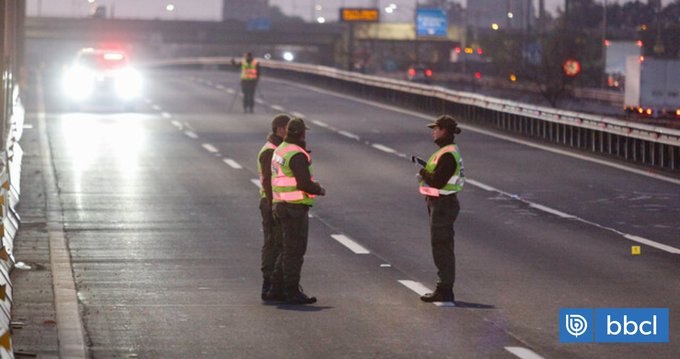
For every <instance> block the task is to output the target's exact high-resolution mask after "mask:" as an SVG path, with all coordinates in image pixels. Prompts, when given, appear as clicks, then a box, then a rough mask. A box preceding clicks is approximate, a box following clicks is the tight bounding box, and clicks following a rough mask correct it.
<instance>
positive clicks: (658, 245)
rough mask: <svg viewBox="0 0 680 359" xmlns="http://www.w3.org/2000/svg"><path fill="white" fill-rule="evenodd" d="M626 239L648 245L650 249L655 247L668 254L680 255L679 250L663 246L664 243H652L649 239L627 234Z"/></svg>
mask: <svg viewBox="0 0 680 359" xmlns="http://www.w3.org/2000/svg"><path fill="white" fill-rule="evenodd" d="M624 237H625V238H627V239H630V240H631V241H634V242H638V243H642V244H646V245H648V246H650V247H654V248H656V249H660V250H662V251H666V252H669V253H673V254H680V249H678V248H675V247H671V246H667V245H665V244H662V243H657V242H654V241H651V240H649V239H647V238H642V237H639V236H634V235H632V234H626V235H624Z"/></svg>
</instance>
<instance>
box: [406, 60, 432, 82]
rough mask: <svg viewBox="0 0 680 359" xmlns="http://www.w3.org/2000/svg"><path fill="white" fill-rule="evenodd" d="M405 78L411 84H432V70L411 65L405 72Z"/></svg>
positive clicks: (419, 65)
mask: <svg viewBox="0 0 680 359" xmlns="http://www.w3.org/2000/svg"><path fill="white" fill-rule="evenodd" d="M406 78H407V79H408V80H409V81H411V82H419V83H424V84H431V83H432V69H430V68H429V67H428V66H425V65H423V64H415V65H411V66H409V68H408V71H407V72H406Z"/></svg>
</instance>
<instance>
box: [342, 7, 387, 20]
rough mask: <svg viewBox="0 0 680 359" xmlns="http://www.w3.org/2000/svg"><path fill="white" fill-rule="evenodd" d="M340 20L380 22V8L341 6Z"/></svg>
mask: <svg viewBox="0 0 680 359" xmlns="http://www.w3.org/2000/svg"><path fill="white" fill-rule="evenodd" d="M340 20H341V21H347V22H378V21H379V20H380V10H378V9H377V8H370V9H367V8H347V7H342V8H340Z"/></svg>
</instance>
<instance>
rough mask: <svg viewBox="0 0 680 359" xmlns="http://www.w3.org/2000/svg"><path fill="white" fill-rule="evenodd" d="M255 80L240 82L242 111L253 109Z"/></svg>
mask: <svg viewBox="0 0 680 359" xmlns="http://www.w3.org/2000/svg"><path fill="white" fill-rule="evenodd" d="M255 86H257V81H255V80H241V91H242V92H243V110H244V111H246V110H248V109H250V110H252V109H253V107H255Z"/></svg>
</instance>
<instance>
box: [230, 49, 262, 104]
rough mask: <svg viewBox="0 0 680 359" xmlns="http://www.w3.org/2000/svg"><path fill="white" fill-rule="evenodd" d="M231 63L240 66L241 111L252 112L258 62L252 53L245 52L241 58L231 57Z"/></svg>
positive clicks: (258, 71) (257, 75) (257, 77)
mask: <svg viewBox="0 0 680 359" xmlns="http://www.w3.org/2000/svg"><path fill="white" fill-rule="evenodd" d="M231 64H232V65H234V66H240V67H241V92H242V93H243V112H244V113H248V112H250V113H253V108H254V107H255V88H256V87H257V82H258V80H259V79H260V63H259V62H258V61H257V60H255V59H253V54H252V53H250V52H246V53H245V55H243V60H241V61H240V62H237V61H236V60H234V59H231Z"/></svg>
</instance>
